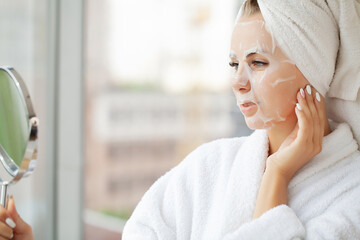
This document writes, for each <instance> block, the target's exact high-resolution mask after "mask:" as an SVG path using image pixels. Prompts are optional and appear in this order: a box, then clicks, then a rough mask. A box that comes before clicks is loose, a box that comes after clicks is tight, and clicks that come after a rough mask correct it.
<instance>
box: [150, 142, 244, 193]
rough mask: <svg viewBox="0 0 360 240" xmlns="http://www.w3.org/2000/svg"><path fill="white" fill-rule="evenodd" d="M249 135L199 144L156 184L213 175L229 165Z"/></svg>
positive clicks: (189, 180) (182, 182)
mask: <svg viewBox="0 0 360 240" xmlns="http://www.w3.org/2000/svg"><path fill="white" fill-rule="evenodd" d="M248 137H249V136H243V137H235V138H221V139H216V140H213V141H211V142H207V143H204V144H201V145H200V146H198V147H197V148H196V149H194V150H193V151H192V152H190V153H189V154H188V155H187V156H186V157H185V158H184V159H183V160H182V161H181V162H180V163H179V164H178V165H176V166H174V167H173V168H171V169H169V170H168V171H167V172H166V173H165V174H164V175H162V176H161V177H160V178H159V179H158V180H157V181H156V182H155V183H154V186H152V188H154V187H155V186H157V185H168V184H170V183H171V184H184V183H185V182H191V181H194V180H196V179H198V178H204V179H206V178H210V177H215V176H214V174H216V173H217V172H219V170H220V169H222V171H226V169H229V168H230V167H231V164H232V161H234V159H235V157H236V154H237V153H238V151H239V150H240V147H241V146H242V144H243V143H244V142H245V141H246V140H247V138H248Z"/></svg>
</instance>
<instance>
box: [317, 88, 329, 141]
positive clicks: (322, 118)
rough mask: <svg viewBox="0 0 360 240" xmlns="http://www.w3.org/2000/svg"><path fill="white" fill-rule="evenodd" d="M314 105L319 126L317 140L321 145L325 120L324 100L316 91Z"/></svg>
mask: <svg viewBox="0 0 360 240" xmlns="http://www.w3.org/2000/svg"><path fill="white" fill-rule="evenodd" d="M315 107H316V110H317V112H318V116H319V128H320V134H319V142H320V147H321V145H322V139H323V137H324V133H325V120H326V119H327V117H326V108H325V100H324V98H323V97H322V96H321V94H320V93H319V92H316V94H315Z"/></svg>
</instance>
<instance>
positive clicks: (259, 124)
mask: <svg viewBox="0 0 360 240" xmlns="http://www.w3.org/2000/svg"><path fill="white" fill-rule="evenodd" d="M245 122H246V125H247V126H248V128H250V129H251V130H256V129H269V128H271V127H272V126H273V125H274V123H273V122H272V121H270V122H264V121H263V120H261V119H259V118H257V119H255V118H251V117H250V118H246V117H245Z"/></svg>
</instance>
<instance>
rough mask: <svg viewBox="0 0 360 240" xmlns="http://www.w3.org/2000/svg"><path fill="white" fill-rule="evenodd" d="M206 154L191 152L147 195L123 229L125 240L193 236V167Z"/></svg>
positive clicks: (196, 151) (167, 239)
mask: <svg viewBox="0 0 360 240" xmlns="http://www.w3.org/2000/svg"><path fill="white" fill-rule="evenodd" d="M201 157H203V154H202V153H201V151H200V150H199V149H198V150H195V151H193V152H192V153H190V154H189V155H188V156H187V157H186V158H185V159H184V160H183V161H182V162H181V163H180V164H178V165H177V166H175V167H174V168H172V169H171V170H170V171H168V172H167V173H166V174H164V175H163V176H162V177H160V178H159V179H158V180H157V181H156V182H155V183H154V184H153V185H152V186H151V187H150V189H149V190H148V191H147V192H146V193H145V194H144V196H143V197H142V199H141V201H140V202H139V204H138V205H137V206H136V208H135V210H134V212H133V214H132V215H131V217H130V219H129V220H128V221H127V223H126V224H125V227H124V231H123V236H122V237H123V239H124V240H169V239H190V238H191V237H190V236H191V231H192V216H193V207H194V206H193V202H192V199H193V198H194V196H193V194H194V193H193V188H192V186H193V185H194V183H193V182H194V179H193V174H192V172H193V169H194V167H195V168H197V166H196V165H197V163H196V162H199V160H200V159H201Z"/></svg>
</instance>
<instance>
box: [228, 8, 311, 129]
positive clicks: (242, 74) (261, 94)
mask: <svg viewBox="0 0 360 240" xmlns="http://www.w3.org/2000/svg"><path fill="white" fill-rule="evenodd" d="M230 58H231V60H230V65H232V66H233V67H234V76H233V80H232V88H233V91H234V94H235V97H236V99H237V104H238V106H239V107H240V109H241V111H242V113H243V114H244V116H245V120H246V124H247V125H248V127H249V128H251V129H262V128H265V129H268V128H271V127H273V126H274V125H276V124H278V123H281V122H283V121H286V120H287V119H288V118H289V117H294V116H295V104H296V94H297V92H298V91H299V89H300V88H303V87H305V86H306V85H307V84H309V82H308V81H307V80H306V79H305V77H304V76H303V75H302V73H301V72H300V71H299V69H298V68H297V67H296V66H295V64H294V63H293V62H292V61H291V60H290V59H289V58H288V57H287V56H286V55H285V54H284V53H283V52H282V51H281V49H280V48H279V46H277V45H276V43H275V40H274V38H273V37H272V35H271V33H270V32H269V31H268V30H267V26H266V23H265V21H264V19H263V17H262V15H261V13H258V14H254V15H251V16H246V17H241V18H240V19H239V21H238V22H237V24H236V26H235V28H234V31H233V34H232V39H231V49H230ZM247 102H249V103H248V104H247Z"/></svg>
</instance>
